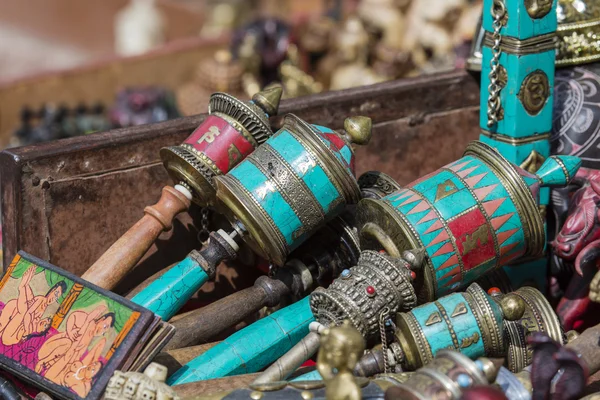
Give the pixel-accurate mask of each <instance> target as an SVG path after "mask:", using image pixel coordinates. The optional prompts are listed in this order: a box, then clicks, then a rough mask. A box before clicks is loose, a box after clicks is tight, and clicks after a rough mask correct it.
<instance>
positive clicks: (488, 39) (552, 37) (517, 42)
mask: <svg viewBox="0 0 600 400" xmlns="http://www.w3.org/2000/svg"><path fill="white" fill-rule="evenodd" d="M483 45H484V46H485V47H490V48H491V47H492V46H493V45H494V38H493V33H492V32H488V31H486V32H485V36H484V38H483ZM555 49H556V34H555V33H554V32H552V33H547V34H545V35H540V36H534V37H531V38H528V39H517V38H515V37H512V36H502V42H501V44H500V51H502V52H503V53H507V54H514V55H519V56H522V55H527V54H537V53H545V52H547V51H554V50H555Z"/></svg>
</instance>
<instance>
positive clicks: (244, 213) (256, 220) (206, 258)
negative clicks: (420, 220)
mask: <svg viewBox="0 0 600 400" xmlns="http://www.w3.org/2000/svg"><path fill="white" fill-rule="evenodd" d="M370 137H371V120H370V119H369V118H367V117H353V118H347V119H346V120H345V121H344V132H343V133H337V132H334V131H333V130H331V129H329V128H326V127H323V126H319V125H311V124H309V123H307V122H305V121H303V120H302V119H300V118H298V117H296V116H294V115H291V114H290V115H287V116H286V117H285V120H284V125H283V127H282V128H281V129H280V130H279V131H277V132H276V133H275V134H274V135H273V136H272V137H271V138H269V139H268V140H267V141H266V142H265V143H263V144H262V145H261V146H260V147H259V148H258V149H257V150H256V151H254V153H252V154H251V155H250V156H248V157H247V158H246V159H245V160H243V161H241V162H240V163H239V164H238V165H237V166H236V167H235V168H233V169H232V170H231V171H229V173H228V174H227V175H222V176H218V177H216V178H215V179H214V182H215V184H216V188H217V197H218V200H219V201H220V203H219V204H218V206H219V207H220V211H222V212H223V213H224V214H225V215H226V216H227V217H228V218H229V220H230V221H231V222H232V225H233V226H234V227H235V235H233V236H237V237H238V238H239V237H240V236H241V237H242V238H243V240H244V241H246V243H248V244H249V245H250V247H251V248H252V249H253V250H254V251H255V252H256V253H258V254H259V255H260V256H262V257H263V258H265V259H267V260H269V261H270V262H272V263H273V264H275V265H278V266H283V265H284V264H285V261H286V259H287V256H288V255H289V253H290V252H291V251H293V250H294V249H296V248H297V247H298V246H300V245H301V244H302V243H303V242H304V241H306V239H308V238H309V237H310V236H312V235H313V234H314V233H316V232H317V230H318V229H319V228H321V227H322V226H323V225H324V224H325V223H327V222H329V221H330V220H332V219H333V218H335V217H336V216H337V215H339V214H340V213H341V212H342V211H343V210H344V209H345V207H346V205H348V204H355V203H357V202H358V200H359V199H360V198H361V189H360V187H359V185H358V183H357V181H356V178H355V176H354V174H355V173H354V151H353V150H352V147H351V145H352V143H357V144H366V143H367V142H368V141H369V139H370ZM233 236H232V235H231V234H228V233H226V232H224V231H222V230H220V231H217V232H213V233H211V236H210V237H211V239H210V242H209V245H208V246H207V247H206V248H205V249H203V250H201V251H196V250H194V251H192V252H190V254H188V256H187V257H186V258H185V259H184V260H183V261H182V262H180V263H178V264H176V265H175V266H173V267H172V268H171V269H169V270H168V271H167V272H166V273H165V274H163V275H162V276H160V277H159V278H158V279H157V280H155V281H154V282H152V283H151V284H150V285H149V286H148V287H146V288H145V289H144V290H142V291H141V292H140V293H138V294H137V295H136V296H135V297H133V298H132V301H133V302H134V303H137V304H140V305H142V306H144V307H146V308H148V309H150V310H152V311H154V312H155V313H157V314H158V315H160V316H161V317H162V318H163V319H169V318H171V317H172V316H173V315H174V314H175V313H176V312H177V311H178V310H179V309H180V308H181V306H183V304H185V302H186V301H187V300H188V299H189V298H190V297H191V296H192V295H193V294H194V293H195V292H196V291H198V289H200V287H202V285H204V283H206V282H207V281H208V280H210V279H212V277H213V276H214V274H215V269H216V266H217V265H218V263H220V262H221V261H222V260H224V259H230V258H233V257H235V255H236V253H237V251H238V249H239V247H238V244H237V243H236V241H235V240H236V239H233ZM211 246H213V247H211Z"/></svg>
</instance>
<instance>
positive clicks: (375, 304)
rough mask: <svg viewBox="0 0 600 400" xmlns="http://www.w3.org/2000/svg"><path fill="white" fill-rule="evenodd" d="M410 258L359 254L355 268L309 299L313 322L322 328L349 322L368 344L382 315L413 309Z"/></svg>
mask: <svg viewBox="0 0 600 400" xmlns="http://www.w3.org/2000/svg"><path fill="white" fill-rule="evenodd" d="M412 255H413V254H412V253H411V254H410V255H408V254H407V256H406V257H405V258H406V259H404V258H400V257H398V258H396V257H390V256H388V255H386V254H382V253H379V252H376V251H372V250H365V251H363V252H361V254H360V257H359V259H358V264H357V265H356V266H354V267H352V268H350V269H345V270H343V271H342V273H341V275H340V277H339V278H337V279H336V280H334V281H333V283H332V284H331V285H329V287H328V288H327V289H325V288H322V287H320V288H317V289H316V290H315V291H314V292H313V293H312V294H311V295H310V306H311V309H312V312H313V314H314V316H315V319H316V320H317V321H319V322H320V323H322V324H324V325H326V326H334V325H335V324H336V323H337V321H343V320H349V321H351V322H352V325H353V326H354V327H355V328H356V329H357V330H358V331H359V332H360V333H361V335H363V337H364V338H365V339H367V340H368V341H369V340H370V339H373V338H375V337H378V335H379V330H380V318H381V314H382V313H383V314H384V315H383V317H384V318H388V317H390V316H391V315H393V314H394V313H396V312H397V311H400V310H410V309H412V308H413V307H415V306H416V305H417V295H416V293H415V290H414V289H413V286H412V277H411V267H412V265H411V264H410V263H409V261H408V260H410V259H414V258H415V257H412ZM419 261H421V262H422V257H421V259H420V260H419ZM419 261H417V262H416V263H415V264H418V263H419Z"/></svg>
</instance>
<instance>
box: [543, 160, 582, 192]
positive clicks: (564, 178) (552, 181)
mask: <svg viewBox="0 0 600 400" xmlns="http://www.w3.org/2000/svg"><path fill="white" fill-rule="evenodd" d="M580 166H581V159H580V158H579V157H575V156H552V157H550V158H548V159H547V160H546V162H544V164H542V166H541V167H540V169H539V170H538V171H537V173H536V175H537V176H538V178H539V179H540V180H541V181H542V184H543V185H546V186H564V185H565V184H566V183H567V182H569V181H570V180H571V178H573V177H574V176H575V174H576V173H577V171H578V170H579V167H580Z"/></svg>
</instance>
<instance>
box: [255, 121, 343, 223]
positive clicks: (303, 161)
mask: <svg viewBox="0 0 600 400" xmlns="http://www.w3.org/2000/svg"><path fill="white" fill-rule="evenodd" d="M267 143H268V144H269V145H270V146H271V147H272V148H273V149H274V150H275V151H276V152H277V153H279V154H280V155H281V156H282V158H283V159H285V160H286V161H287V163H288V164H289V165H290V166H291V167H292V169H293V170H294V172H295V173H296V175H297V176H298V177H300V178H301V179H302V180H303V181H304V183H305V184H306V186H307V187H308V189H309V190H310V191H311V192H312V193H313V195H314V196H315V198H316V199H317V201H318V202H319V204H320V205H321V208H322V209H323V211H324V212H325V213H327V212H329V211H330V209H331V207H332V206H334V205H337V204H339V202H340V201H342V200H343V199H342V198H341V197H342V196H341V195H340V193H339V192H338V190H337V189H336V187H335V186H334V184H333V183H332V182H331V180H330V179H329V177H328V176H327V174H325V171H323V169H322V168H321V166H319V165H318V164H317V161H316V160H315V159H314V158H313V157H312V156H310V155H309V154H310V153H308V152H307V150H306V149H305V148H304V146H302V144H301V143H300V142H299V141H298V140H297V139H296V138H295V137H294V136H293V135H292V134H291V133H289V132H288V131H286V130H281V131H279V132H278V133H277V134H276V135H275V136H274V137H272V138H270V139H269V141H268V142H267Z"/></svg>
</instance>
